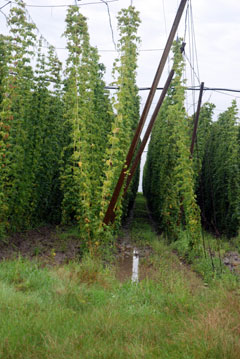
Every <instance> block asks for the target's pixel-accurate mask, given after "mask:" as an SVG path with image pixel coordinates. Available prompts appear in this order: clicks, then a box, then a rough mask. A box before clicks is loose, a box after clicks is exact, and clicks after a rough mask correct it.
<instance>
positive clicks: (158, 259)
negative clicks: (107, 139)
mask: <svg viewBox="0 0 240 359" xmlns="http://www.w3.org/2000/svg"><path fill="white" fill-rule="evenodd" d="M128 230H129V233H128V235H129V236H130V237H131V239H132V241H133V242H134V243H135V245H138V246H139V248H143V247H144V246H146V245H147V246H149V243H151V248H152V250H151V252H149V255H148V256H147V257H145V258H141V259H140V263H141V266H140V271H147V272H148V277H147V278H145V279H144V280H142V281H140V282H139V283H131V281H130V279H129V280H125V281H124V282H120V281H118V280H117V279H116V276H115V274H116V267H115V265H114V255H112V256H110V255H109V256H108V263H109V262H110V259H111V264H107V261H106V254H105V261H101V260H100V259H99V258H98V259H96V258H95V259H94V258H90V257H89V256H84V257H83V258H82V260H81V261H80V262H79V261H71V262H69V263H68V264H65V265H56V264H55V265H53V266H51V265H50V263H48V264H47V265H46V263H45V264H43V261H42V260H41V258H39V259H38V258H36V259H34V260H31V261H30V260H28V259H24V258H22V257H19V258H16V259H15V260H5V261H2V262H1V263H0V287H1V289H0V303H1V318H0V322H1V325H0V338H1V340H0V357H1V358H4V359H10V358H11V359H12V358H14V359H18V358H24V359H30V358H34V359H35V358H41V359H43V358H51V359H54V358H56V359H61V358H64V359H67V358H69V359H70V358H109V359H110V358H118V359H119V358H163V359H166V358H171V359H174V358H176V359H181V358H184V359H185V358H189V359H190V358H193V359H196V358H204V359H205V358H211V359H215V358H219V359H220V358H221V359H223V358H227V359H234V358H236V359H237V358H239V355H240V344H239V343H240V341H239V336H240V327H239V313H240V301H239V294H240V292H239V286H238V283H237V281H236V279H235V277H234V276H233V275H232V274H226V275H225V277H224V276H223V277H222V279H221V280H220V279H219V280H216V281H213V282H212V283H211V284H209V285H207V284H206V283H205V282H204V281H203V280H202V279H201V278H200V276H199V275H197V274H196V273H195V272H193V271H192V270H191V268H190V267H189V266H187V265H185V264H184V263H183V262H182V261H180V260H179V258H178V257H177V256H176V255H175V254H174V253H173V252H172V251H171V249H170V248H169V246H167V245H166V244H165V243H164V242H163V241H162V240H161V239H160V238H158V236H157V235H156V234H155V232H154V230H153V228H152V225H151V223H150V222H149V219H148V212H147V210H146V208H145V201H144V199H143V197H142V196H138V197H137V204H136V207H135V212H134V216H133V219H132V222H131V223H130V224H129V229H128ZM52 260H53V261H54V258H53V259H52Z"/></svg>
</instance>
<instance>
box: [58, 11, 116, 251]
mask: <svg viewBox="0 0 240 359" xmlns="http://www.w3.org/2000/svg"><path fill="white" fill-rule="evenodd" d="M66 23H67V28H66V31H65V33H64V35H65V37H66V38H67V47H68V50H69V57H68V59H67V68H66V76H67V78H66V85H65V93H64V118H65V121H64V129H65V131H64V132H65V144H64V148H63V153H62V175H61V182H62V190H63V202H62V211H63V222H64V223H68V222H70V221H72V220H75V221H77V222H78V224H79V228H80V233H81V236H82V238H83V239H85V240H87V241H88V242H89V245H91V241H92V239H93V238H94V237H95V235H96V233H95V232H96V228H97V226H98V222H99V219H98V213H99V210H100V199H101V186H102V176H103V153H104V152H105V148H106V144H107V135H108V133H109V132H110V130H111V122H112V118H113V114H112V112H111V107H110V103H109V99H108V93H107V92H106V91H105V89H104V86H105V84H104V82H103V80H102V77H103V71H104V67H103V65H101V64H99V62H98V61H99V56H98V53H97V50H96V49H95V48H93V47H91V46H90V42H89V34H88V30H87V23H86V18H85V17H84V16H83V15H82V14H80V12H79V8H78V7H77V6H71V7H69V10H68V14H67V17H66Z"/></svg>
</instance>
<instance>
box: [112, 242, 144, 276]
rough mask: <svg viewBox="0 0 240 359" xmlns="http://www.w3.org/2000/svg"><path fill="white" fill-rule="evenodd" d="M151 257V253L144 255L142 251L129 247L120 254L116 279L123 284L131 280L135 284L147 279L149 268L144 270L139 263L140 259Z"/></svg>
mask: <svg viewBox="0 0 240 359" xmlns="http://www.w3.org/2000/svg"><path fill="white" fill-rule="evenodd" d="M148 255H149V251H147V252H144V253H142V252H141V250H139V249H137V248H134V247H130V245H128V246H127V249H126V247H125V248H124V249H123V250H122V251H121V252H120V253H119V255H118V259H117V263H116V267H117V270H116V277H117V279H118V280H120V281H121V282H124V281H126V280H129V279H131V281H132V282H133V283H137V282H139V281H140V280H142V279H144V278H146V277H147V276H148V274H149V268H148V269H147V268H144V266H142V265H141V264H140V262H139V259H140V257H145V256H148Z"/></svg>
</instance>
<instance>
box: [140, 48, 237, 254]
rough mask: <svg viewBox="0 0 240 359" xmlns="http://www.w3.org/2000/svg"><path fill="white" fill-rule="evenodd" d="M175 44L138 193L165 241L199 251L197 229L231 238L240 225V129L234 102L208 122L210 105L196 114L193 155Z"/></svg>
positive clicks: (180, 60)
mask: <svg viewBox="0 0 240 359" xmlns="http://www.w3.org/2000/svg"><path fill="white" fill-rule="evenodd" d="M179 47H180V44H179V42H177V43H175V45H174V48H173V52H174V59H173V61H174V65H173V66H174V68H175V77H174V79H173V81H172V84H171V88H170V89H169V91H168V94H167V96H166V98H165V101H164V103H163V106H162V108H161V110H160V112H159V115H158V118H157V121H156V124H155V126H154V128H153V132H152V136H151V140H150V143H149V149H148V155H147V161H146V164H145V168H144V177H143V191H144V194H145V196H146V197H147V201H148V205H149V208H150V210H151V211H152V214H153V216H154V218H155V220H156V222H157V223H158V227H159V230H160V231H162V232H164V233H165V234H166V235H167V237H168V238H169V240H170V241H177V240H182V242H183V245H184V246H185V247H186V248H185V251H186V252H189V253H193V255H198V254H199V253H200V252H202V250H203V249H204V248H203V246H202V243H203V241H204V238H202V230H201V227H202V225H204V226H205V228H207V229H208V230H211V231H213V232H214V233H215V234H216V235H218V236H219V235H227V236H228V237H231V236H235V235H237V234H238V232H239V227H240V221H239V219H240V156H239V153H240V140H239V137H240V136H239V133H240V126H239V122H238V117H237V113H238V110H237V105H236V101H233V103H232V105H231V106H230V107H229V108H228V109H227V111H225V112H224V113H222V114H220V115H219V117H218V120H217V121H214V120H213V111H214V107H215V106H214V105H213V104H210V103H206V104H204V105H203V106H202V108H201V112H200V119H199V126H198V132H197V141H196V144H195V150H194V154H193V157H192V156H190V144H191V137H192V133H193V124H194V117H195V116H189V115H188V114H187V112H186V109H185V106H184V98H185V94H184V84H185V81H184V80H183V68H184V61H183V58H182V56H181V54H180V50H179Z"/></svg>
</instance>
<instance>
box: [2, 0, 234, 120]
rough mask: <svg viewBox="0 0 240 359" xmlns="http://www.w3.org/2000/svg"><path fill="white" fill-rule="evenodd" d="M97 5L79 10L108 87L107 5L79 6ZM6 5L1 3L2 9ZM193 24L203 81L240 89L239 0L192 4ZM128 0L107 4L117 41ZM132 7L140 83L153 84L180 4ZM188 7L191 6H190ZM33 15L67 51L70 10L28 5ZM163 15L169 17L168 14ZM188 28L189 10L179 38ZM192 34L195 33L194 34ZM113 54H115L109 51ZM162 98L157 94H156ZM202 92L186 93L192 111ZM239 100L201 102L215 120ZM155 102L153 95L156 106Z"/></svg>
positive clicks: (150, 0) (150, 2) (52, 1)
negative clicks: (137, 16) (137, 23)
mask: <svg viewBox="0 0 240 359" xmlns="http://www.w3.org/2000/svg"><path fill="white" fill-rule="evenodd" d="M96 1H99V4H93V5H82V6H80V9H81V12H82V13H83V14H84V15H85V16H86V17H87V19H88V25H89V31H90V38H91V44H92V45H94V46H97V47H98V49H99V51H100V54H101V61H102V62H103V63H104V64H105V66H106V68H107V72H106V77H105V79H106V83H107V84H110V83H111V81H112V77H111V70H112V63H113V60H114V58H115V57H116V53H115V52H114V50H115V48H114V44H113V41H112V34H111V31H110V26H109V18H108V12H107V7H106V5H105V4H102V3H101V1H100V0H81V1H78V4H79V5H80V4H81V3H82V4H86V3H90V2H96ZM6 2H7V1H6V0H0V7H1V6H3V5H4V4H5V3H6ZM191 2H192V11H193V22H194V29H195V39H196V48H197V59H198V62H197V61H196V60H197V59H196V57H195V59H192V62H193V60H194V67H195V71H196V73H197V64H198V67H199V74H200V76H199V77H200V81H204V82H205V86H207V87H224V88H233V89H240V76H239V74H240V36H239V34H240V1H238V0H227V1H226V0H211V1H210V0H192V1H191ZM26 3H27V4H28V5H48V6H51V5H53V6H54V5H71V4H74V3H75V1H74V0H26ZM130 3H131V1H130V0H119V1H115V2H111V3H109V9H110V13H111V21H112V26H113V33H114V39H115V41H116V42H117V38H118V35H117V21H116V16H117V13H118V11H119V10H120V9H122V8H124V7H128V6H129V5H130ZM132 3H133V5H134V6H135V7H136V8H137V10H139V12H140V18H141V21H142V22H141V25H140V28H139V36H140V38H141V45H140V55H139V62H138V64H139V67H138V77H137V83H138V86H139V87H146V86H151V84H152V80H153V77H154V74H155V72H156V68H157V66H158V63H159V60H160V56H161V54H162V51H161V50H157V51H143V50H152V49H153V50H154V49H163V48H164V46H165V43H166V39H167V34H168V33H169V31H170V28H171V26H172V22H173V20H174V17H175V15H176V11H177V8H178V5H179V3H180V1H179V0H133V1H132ZM9 8H10V5H8V6H6V7H4V9H2V11H4V12H5V13H6V14H7V13H8V10H9ZM186 8H187V6H186ZM27 10H28V12H29V14H30V15H31V17H32V19H33V21H34V22H35V23H36V25H37V27H38V29H39V31H40V32H41V34H42V35H43V36H44V37H45V38H46V40H47V41H48V42H49V43H50V44H52V45H54V46H55V47H57V48H58V47H59V48H62V47H63V48H64V47H65V45H66V44H65V39H64V38H63V37H61V34H62V33H63V32H64V29H65V23H64V19H65V15H66V11H67V7H60V8H58V7H48V8H44V7H40V8H36V7H27ZM164 15H165V16H164ZM189 29H190V28H189V26H187V36H186V43H187V45H186V54H187V56H188V58H190V49H191V48H192V46H191V44H190V43H189ZM184 30H185V12H184V14H183V17H182V20H181V25H180V27H179V31H178V36H179V37H183V36H184ZM0 32H2V33H5V32H6V28H5V18H4V16H3V15H2V14H1V13H0ZM191 33H192V32H191ZM106 50H111V51H106ZM57 53H58V55H59V58H60V59H61V60H64V59H65V58H66V55H67V52H66V50H61V49H58V50H57ZM167 69H168V66H166V72H165V75H164V76H163V78H162V80H161V81H160V86H161V85H163V84H164V80H165V78H166V74H167ZM189 69H190V66H189V64H188V63H187V77H188V78H187V84H188V85H190V86H191V85H198V80H197V78H196V77H195V78H194V81H193V80H192V79H191V76H190V73H189ZM146 95H147V93H146V92H145V93H142V92H141V97H142V105H141V108H142V107H143V105H144V102H145V99H146ZM158 95H159V94H158ZM197 96H198V93H196V94H195V99H194V98H193V96H192V93H191V92H188V94H187V106H188V108H189V110H190V111H191V109H192V105H193V102H197ZM234 98H236V99H237V102H238V105H239V99H240V93H239V94H237V93H236V94H234V93H231V94H228V95H227V94H220V93H216V92H209V91H206V92H205V93H204V96H203V101H207V100H210V101H211V102H213V103H215V105H216V111H215V114H216V115H215V116H217V115H218V114H219V113H220V112H222V111H224V110H226V108H227V107H228V106H229V105H230V104H231V101H232V100H233V99H234ZM156 101H157V98H156V97H155V99H154V103H156Z"/></svg>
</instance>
